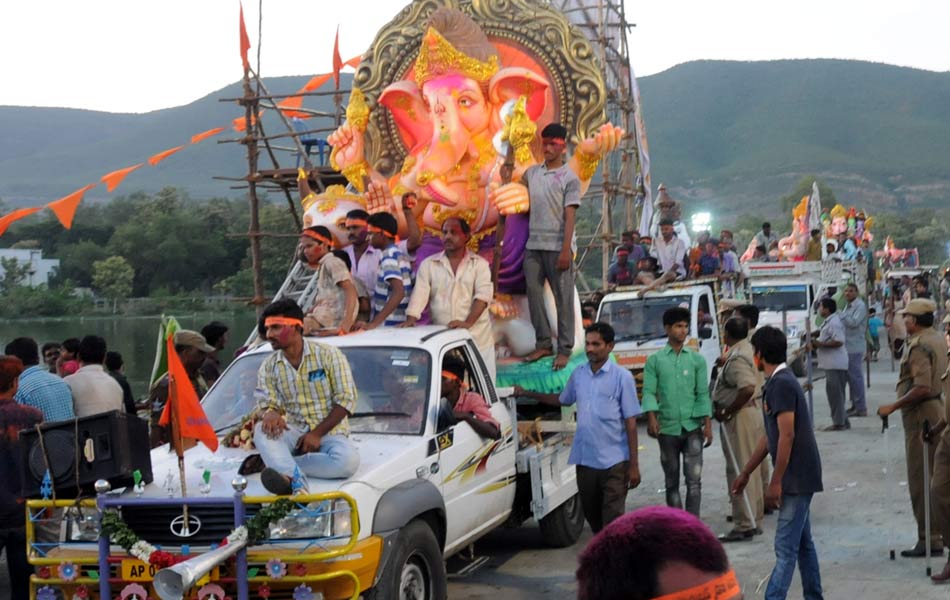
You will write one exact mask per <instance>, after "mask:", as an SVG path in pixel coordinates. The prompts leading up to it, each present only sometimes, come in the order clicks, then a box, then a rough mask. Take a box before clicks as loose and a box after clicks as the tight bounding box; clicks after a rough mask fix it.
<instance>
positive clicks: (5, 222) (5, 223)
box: [0, 206, 43, 235]
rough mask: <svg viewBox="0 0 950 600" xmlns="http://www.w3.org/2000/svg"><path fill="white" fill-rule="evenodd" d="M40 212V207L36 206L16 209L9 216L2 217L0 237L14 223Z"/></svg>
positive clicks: (41, 208)
mask: <svg viewBox="0 0 950 600" xmlns="http://www.w3.org/2000/svg"><path fill="white" fill-rule="evenodd" d="M41 210H43V207H42V206H38V207H36V208H18V209H16V210H15V211H13V212H11V213H9V214H6V215H3V216H2V217H0V235H3V234H4V233H6V232H7V229H9V227H10V225H12V224H13V222H14V221H19V220H20V219H22V218H23V217H28V216H30V215H32V214H33V213H37V212H40V211H41Z"/></svg>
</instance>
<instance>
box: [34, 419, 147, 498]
mask: <svg viewBox="0 0 950 600" xmlns="http://www.w3.org/2000/svg"><path fill="white" fill-rule="evenodd" d="M40 438H42V443H40ZM44 449H45V453H44ZM20 450H21V455H22V457H23V469H22V473H23V496H24V497H26V498H36V497H40V496H41V495H42V492H41V490H40V486H41V485H42V483H43V477H44V476H45V475H46V470H47V468H48V469H49V472H50V478H51V479H52V480H53V485H54V487H55V488H56V497H57V498H74V497H76V496H77V495H79V493H80V492H83V493H86V494H88V493H94V488H93V484H95V482H96V481H97V480H99V479H105V480H107V481H108V482H109V483H111V484H112V487H113V489H115V488H117V487H125V486H130V485H133V484H134V483H135V482H134V479H133V476H132V473H133V472H134V471H136V470H138V471H139V472H140V473H141V474H142V481H144V482H145V483H151V481H152V458H151V455H150V453H149V441H148V423H147V422H146V421H144V420H142V419H140V418H139V417H137V416H134V415H129V414H126V413H124V412H122V411H118V410H114V411H112V412H107V413H101V414H98V415H92V416H88V417H82V418H80V419H76V420H69V421H58V422H55V423H43V424H42V425H40V430H39V433H37V431H36V429H24V430H23V431H21V432H20ZM77 454H78V456H79V462H78V474H79V476H78V482H79V488H78V489H77V486H76V482H77V476H76V473H77V469H76V467H77V462H76V456H77ZM47 465H48V467H47Z"/></svg>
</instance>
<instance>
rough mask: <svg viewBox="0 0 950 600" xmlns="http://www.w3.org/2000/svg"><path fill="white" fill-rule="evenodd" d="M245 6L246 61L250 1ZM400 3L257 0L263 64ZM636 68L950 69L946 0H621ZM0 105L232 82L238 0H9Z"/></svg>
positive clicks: (321, 51) (356, 37)
mask: <svg viewBox="0 0 950 600" xmlns="http://www.w3.org/2000/svg"><path fill="white" fill-rule="evenodd" d="M244 4H245V6H244V11H245V13H244V15H245V20H246V22H247V29H248V33H249V34H250V37H251V44H252V48H251V54H252V60H251V62H252V64H254V63H255V62H256V53H257V45H258V43H257V40H258V2H257V0H246V1H245V3H244ZM403 5H404V2H402V1H401V0H343V1H331V0H309V1H305V0H266V1H265V2H264V11H263V12H264V19H263V43H262V49H261V73H262V74H263V75H265V76H277V75H311V74H315V73H323V72H326V71H328V70H329V69H330V58H331V55H332V50H333V36H334V31H335V29H336V27H337V25H339V26H340V51H341V54H342V55H343V58H344V60H346V59H348V58H350V57H351V56H354V55H357V54H360V53H362V52H363V50H365V49H366V48H367V47H368V46H369V44H370V42H371V41H372V39H373V37H374V35H375V33H376V31H377V30H379V28H380V27H382V26H383V25H385V24H386V23H387V22H388V21H389V20H390V19H391V18H392V17H393V15H395V14H396V13H397V12H398V11H399V9H400V8H401V7H402V6H403ZM626 12H627V19H628V20H629V21H630V22H631V23H635V24H636V28H635V29H633V30H632V33H631V34H630V36H629V42H630V53H631V62H632V65H633V69H634V72H635V73H636V75H637V76H639V77H642V76H644V75H650V74H653V73H658V72H660V71H663V70H665V69H668V68H670V67H672V66H674V65H676V64H679V63H682V62H687V61H691V60H697V59H731V60H770V59H779V58H847V59H858V60H869V61H875V62H884V63H889V64H894V65H901V66H908V67H917V68H921V69H928V70H932V71H948V70H950V36H948V35H947V27H948V24H950V1H948V0H897V1H895V0H797V1H796V2H771V1H768V0H719V1H717V2H709V1H708V0H688V1H687V0H650V1H647V0H644V1H639V2H638V1H635V0H627V2H626ZM0 56H3V59H2V60H0V105H27V106H66V107H75V108H88V109H95V110H106V111H113V112H146V111H150V110H155V109H159V108H166V107H170V106H178V105H182V104H187V103H189V102H192V101H193V100H196V99H198V98H200V97H202V96H205V95H207V94H209V93H211V92H213V91H215V90H217V89H219V88H221V87H223V86H225V85H227V84H229V83H232V82H234V81H237V80H238V79H239V78H240V77H241V63H240V59H239V55H238V1H237V0H151V1H145V0H89V1H86V2H81V1H76V0H70V1H66V0H5V1H4V2H3V3H2V7H0Z"/></svg>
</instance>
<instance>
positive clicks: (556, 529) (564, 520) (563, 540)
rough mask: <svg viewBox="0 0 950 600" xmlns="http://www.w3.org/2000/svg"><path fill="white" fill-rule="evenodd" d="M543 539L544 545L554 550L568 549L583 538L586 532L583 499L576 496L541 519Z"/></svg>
mask: <svg viewBox="0 0 950 600" xmlns="http://www.w3.org/2000/svg"><path fill="white" fill-rule="evenodd" d="M538 524H539V525H540V526H541V537H542V538H543V539H544V543H545V544H547V545H548V546H552V547H554V548H567V547H568V546H573V545H574V542H576V541H577V539H578V538H579V537H581V531H583V530H584V512H583V511H582V510H581V499H580V497H579V496H578V495H577V494H574V495H573V496H571V497H570V499H569V500H568V501H567V502H565V503H563V504H561V505H560V506H558V507H557V508H555V509H554V510H552V511H551V512H550V513H548V514H547V516H544V517H541V521H540V522H539V523H538Z"/></svg>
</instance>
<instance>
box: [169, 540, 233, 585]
mask: <svg viewBox="0 0 950 600" xmlns="http://www.w3.org/2000/svg"><path fill="white" fill-rule="evenodd" d="M245 546H247V540H243V541H239V542H230V543H228V544H226V545H224V546H221V547H219V548H215V549H214V550H211V551H210V552H205V553H204V554H199V555H198V556H196V557H194V558H191V559H188V560H186V561H184V562H180V563H178V564H177V565H174V566H171V567H168V568H165V569H162V570H161V571H159V572H158V573H156V574H155V578H154V579H153V580H152V585H153V586H154V587H155V593H156V594H158V597H159V598H161V599H162V600H182V599H183V598H184V597H185V592H187V591H188V590H190V589H191V588H192V587H194V585H195V583H196V582H197V581H198V580H199V579H201V578H202V577H204V576H205V575H207V574H208V573H210V572H211V569H213V568H215V567H216V566H218V565H220V564H221V563H223V562H224V561H226V560H227V559H229V558H231V557H232V556H234V555H235V554H237V553H238V552H239V551H240V550H241V549H242V548H244V547H245Z"/></svg>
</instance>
